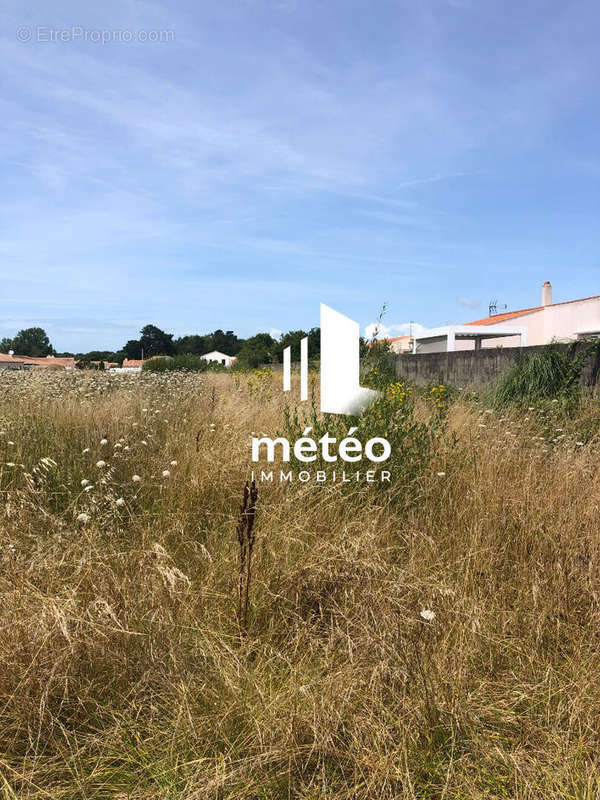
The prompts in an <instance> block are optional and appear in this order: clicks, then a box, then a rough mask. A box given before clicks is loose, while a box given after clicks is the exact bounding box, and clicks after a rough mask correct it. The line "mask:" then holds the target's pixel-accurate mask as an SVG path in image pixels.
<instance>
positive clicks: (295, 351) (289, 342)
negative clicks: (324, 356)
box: [277, 328, 321, 361]
mask: <svg viewBox="0 0 600 800" xmlns="http://www.w3.org/2000/svg"><path fill="white" fill-rule="evenodd" d="M305 336H307V337H308V357H309V358H319V356H320V352H321V329H320V328H311V329H310V331H309V332H308V333H307V332H306V331H288V332H287V333H284V334H282V335H281V336H280V337H279V341H278V342H277V358H278V360H279V361H283V351H284V349H285V348H286V347H291V348H292V361H299V360H300V341H301V340H302V339H304V337H305Z"/></svg>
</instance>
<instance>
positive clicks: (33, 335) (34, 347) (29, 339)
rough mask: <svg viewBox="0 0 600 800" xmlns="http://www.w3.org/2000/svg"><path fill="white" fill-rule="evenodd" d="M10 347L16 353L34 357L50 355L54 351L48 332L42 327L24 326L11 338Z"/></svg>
mask: <svg viewBox="0 0 600 800" xmlns="http://www.w3.org/2000/svg"><path fill="white" fill-rule="evenodd" d="M12 349H13V350H14V351H15V354H16V355H20V356H33V357H35V358H40V357H43V356H51V355H52V354H53V353H54V348H53V347H52V345H51V344H50V339H49V338H48V334H47V333H46V331H45V330H44V329H43V328H24V329H23V330H22V331H19V332H18V333H17V335H16V336H15V338H14V339H13V340H12Z"/></svg>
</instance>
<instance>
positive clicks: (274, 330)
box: [269, 328, 283, 339]
mask: <svg viewBox="0 0 600 800" xmlns="http://www.w3.org/2000/svg"><path fill="white" fill-rule="evenodd" d="M269 333H270V335H271V336H272V337H273V338H274V339H279V337H280V336H281V335H282V334H283V331H280V330H279V328H269Z"/></svg>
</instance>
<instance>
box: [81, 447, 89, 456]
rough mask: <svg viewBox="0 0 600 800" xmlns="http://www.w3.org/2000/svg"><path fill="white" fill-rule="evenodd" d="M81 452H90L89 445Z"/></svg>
mask: <svg viewBox="0 0 600 800" xmlns="http://www.w3.org/2000/svg"><path fill="white" fill-rule="evenodd" d="M81 452H82V454H85V453H89V452H90V448H89V447H86V448H85V449H84V450H82V451H81Z"/></svg>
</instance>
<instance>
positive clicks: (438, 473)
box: [436, 472, 446, 478]
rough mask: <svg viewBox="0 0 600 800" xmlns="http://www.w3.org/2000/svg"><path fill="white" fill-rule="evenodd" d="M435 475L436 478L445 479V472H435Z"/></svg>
mask: <svg viewBox="0 0 600 800" xmlns="http://www.w3.org/2000/svg"><path fill="white" fill-rule="evenodd" d="M436 475H437V476H438V478H445V477H446V473H445V472H436Z"/></svg>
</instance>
